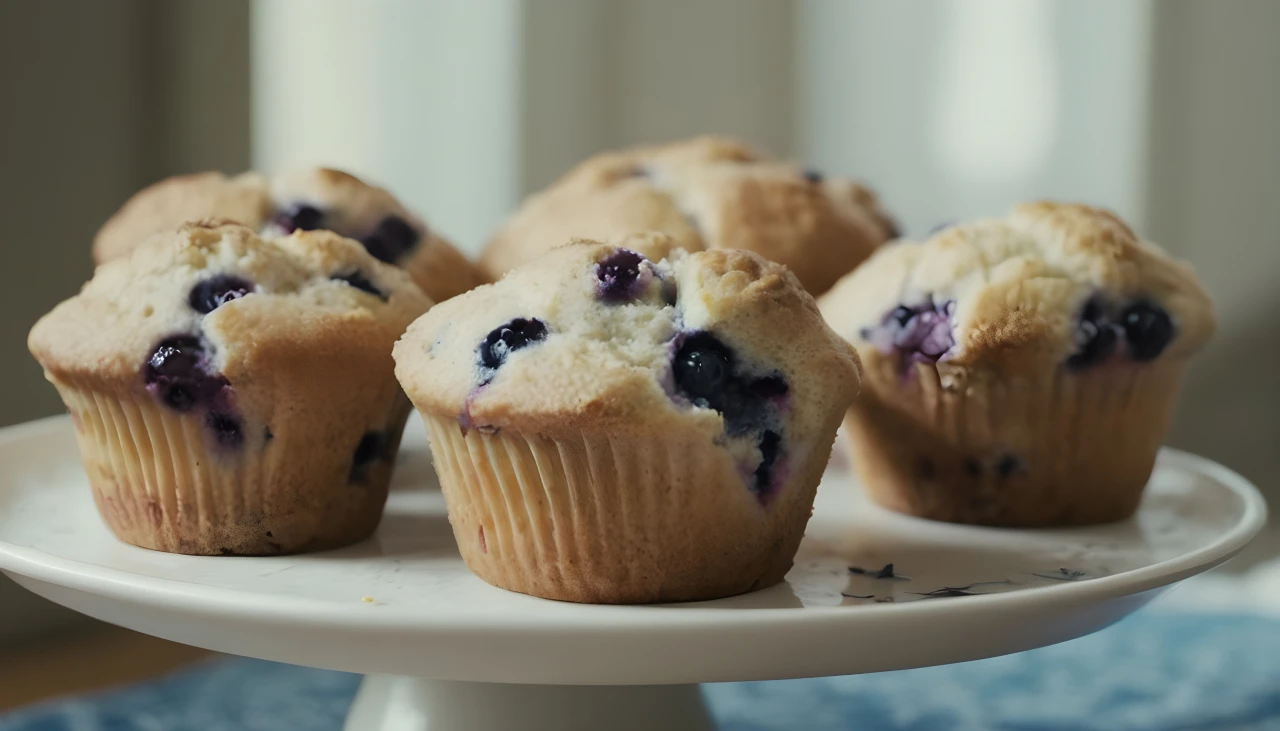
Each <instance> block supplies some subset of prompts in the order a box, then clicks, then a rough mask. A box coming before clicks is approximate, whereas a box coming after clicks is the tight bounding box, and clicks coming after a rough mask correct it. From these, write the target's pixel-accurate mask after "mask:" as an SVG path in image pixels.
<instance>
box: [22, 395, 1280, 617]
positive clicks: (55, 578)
mask: <svg viewBox="0 0 1280 731" xmlns="http://www.w3.org/2000/svg"><path fill="white" fill-rule="evenodd" d="M70 423H71V421H70V417H69V416H66V415H58V416H52V417H46V418H43V419H38V420H35V421H31V422H26V423H23V424H18V425H14V426H9V427H4V428H0V446H6V445H9V444H12V443H13V442H17V441H21V440H23V439H31V438H41V437H44V436H46V435H52V434H56V433H57V432H59V431H60V430H63V429H67V428H68V427H69V426H70ZM1157 464H1158V465H1161V464H1163V465H1165V466H1172V467H1174V468H1175V469H1183V470H1187V471H1190V472H1193V473H1197V474H1199V475H1201V476H1204V477H1207V478H1209V479H1210V480H1212V481H1214V482H1216V483H1218V484H1219V485H1221V486H1223V487H1226V488H1227V489H1228V490H1230V491H1231V492H1232V493H1233V494H1235V495H1236V496H1237V497H1238V498H1239V499H1240V500H1241V504H1242V512H1241V514H1240V516H1239V519H1238V520H1237V521H1236V523H1235V524H1234V525H1233V526H1232V527H1231V528H1230V529H1229V530H1226V531H1224V532H1223V533H1221V534H1219V535H1218V536H1217V537H1216V538H1215V540H1213V541H1212V542H1210V543H1209V544H1207V545H1205V546H1202V547H1200V548H1198V549H1196V550H1194V551H1190V552H1188V553H1185V554H1182V555H1179V556H1175V557H1173V558H1169V559H1166V560H1164V561H1159V562H1156V563H1153V564H1150V565H1148V566H1143V567H1140V568H1137V569H1133V570H1130V571H1123V572H1120V573H1117V574H1111V575H1108V576H1102V577H1098V578H1096V579H1089V580H1087V581H1081V582H1064V583H1060V584H1056V585H1052V586H1042V587H1035V588H1034V589H1030V590H1025V591H1017V592H1000V593H992V594H986V595H979V596H969V597H963V601H948V602H908V603H901V604H896V603H895V604H874V605H859V606H858V607H857V608H856V610H851V609H850V608H849V607H846V606H831V607H805V608H803V609H802V610H797V609H796V608H792V607H765V608H756V607H752V608H750V609H743V608H737V607H716V606H714V605H715V601H711V602H694V603H690V604H685V605H670V604H668V605H662V604H658V605H575V608H577V609H578V610H579V611H576V612H574V614H573V616H572V617H569V616H564V617H561V616H554V617H546V616H543V617H539V618H536V619H534V620H530V619H528V618H527V617H521V616H512V617H505V616H504V617H502V618H501V619H496V618H495V615H492V614H481V615H477V614H476V613H475V612H473V611H468V610H466V609H462V608H459V609H456V610H450V611H442V610H439V609H433V611H432V612H431V613H430V614H424V613H422V612H421V611H418V610H417V609H416V608H415V607H413V606H411V605H390V606H388V605H378V604H376V603H374V604H370V603H364V602H352V603H351V604H350V605H347V604H344V603H340V602H332V601H323V600H316V599H308V598H301V597H281V596H271V595H264V594H261V593H256V592H253V591H248V590H244V589H236V588H224V587H215V586H210V585H206V584H200V583H195V582H185V581H181V580H177V579H169V578H161V577H154V576H148V575H145V574H138V573H134V572H131V571H126V570H123V569H116V568H112V567H108V566H96V565H93V564H86V563H84V562H81V561H78V560H74V559H68V558H63V557H60V556H56V555H53V554H50V553H47V552H45V551H42V550H39V549H35V548H29V547H24V546H18V545H15V544H11V543H8V542H6V541H4V540H0V572H3V573H6V574H18V575H20V576H23V577H27V578H29V579H32V580H35V581H37V582H43V583H46V584H52V585H55V586H59V587H63V588H66V589H72V590H75V591H79V592H82V593H86V594H91V595H98V596H105V597H109V598H112V599H115V600H117V601H124V602H129V603H134V604H144V605H148V606H157V607H159V606H163V607H164V608H165V609H166V610H169V611H182V612H185V613H200V614H206V615H208V614H215V615H219V616H225V617H228V618H235V619H237V620H240V619H243V620H246V621H254V622H267V623H271V622H288V623H290V624H298V623H305V624H308V625H311V626H315V627H331V628H339V629H341V630H344V631H361V632H378V631H406V630H407V631H416V632H420V633H424V632H425V633H430V632H453V633H456V632H468V631H478V632H483V633H485V634H489V635H496V634H505V633H514V634H520V633H525V632H530V631H536V632H540V633H547V634H549V635H555V634H558V633H565V632H567V633H569V634H581V633H583V632H587V631H601V630H607V631H609V632H623V631H629V630H631V631H640V632H648V631H654V630H659V631H675V632H679V631H686V630H692V629H699V630H701V629H707V628H708V627H715V628H717V629H723V630H726V631H736V630H743V629H764V628H767V627H769V626H776V625H779V624H785V625H796V626H813V625H843V624H845V623H854V622H874V621H876V619H877V618H878V617H882V616H883V615H886V614H893V615H895V616H898V617H900V618H902V619H906V618H907V615H920V616H918V617H917V620H919V621H927V620H928V618H930V617H935V616H940V615H945V616H948V617H951V616H954V615H955V614H956V613H959V612H984V611H990V610H991V609H993V608H1007V609H1015V608H1020V609H1023V610H1034V609H1036V608H1037V607H1040V606H1043V605H1045V604H1055V605H1061V604H1063V603H1064V602H1075V603H1078V604H1091V603H1094V602H1101V601H1106V600H1110V599H1117V598H1121V597H1125V596H1131V595H1136V594H1141V593H1144V592H1147V591H1151V590H1154V589H1159V588H1161V587H1165V586H1171V585H1173V584H1176V583H1177V582H1179V581H1182V580H1183V579H1186V578H1188V577H1190V576H1192V575H1194V574H1197V573H1201V572H1203V571H1208V570H1209V569H1212V568H1214V567H1216V566H1218V565H1221V564H1222V563H1223V562H1225V561H1227V560H1228V559H1230V558H1231V557H1233V556H1235V555H1236V554H1237V553H1239V552H1240V551H1241V550H1242V549H1243V548H1244V547H1245V546H1247V545H1248V544H1249V542H1250V541H1251V540H1253V538H1254V537H1255V536H1256V535H1257V534H1258V532H1259V531H1261V530H1262V528H1263V526H1265V525H1266V522H1267V516H1268V508H1267V504H1266V500H1265V498H1263V496H1262V494H1261V492H1260V491H1259V490H1258V489H1257V487H1256V486H1254V485H1253V484H1252V483H1251V482H1250V481H1249V480H1247V479H1246V478H1244V477H1243V476H1241V475H1240V474H1239V473H1237V472H1235V471H1234V470H1232V469H1230V468H1228V467H1226V466H1224V465H1221V464H1219V463H1217V462H1214V461H1212V460H1209V459H1207V458H1205V457H1200V456H1198V455H1194V454H1191V453H1189V452H1184V451H1182V450H1178V449H1174V448H1171V447H1163V448H1162V449H1161V451H1160V455H1159V457H1158V460H1157ZM990 530H1016V531H1019V532H1025V531H1024V529H1001V528H993V529H990ZM1048 530H1052V529H1048ZM138 550H146V549H138ZM494 591H502V590H501V589H496V588H495V589H494ZM264 596H269V601H267V602H264V601H263V597H264ZM542 601H547V600H542ZM1006 605H1012V606H1006ZM672 608H681V609H689V610H693V611H680V612H673V611H662V612H656V611H654V610H662V609H672Z"/></svg>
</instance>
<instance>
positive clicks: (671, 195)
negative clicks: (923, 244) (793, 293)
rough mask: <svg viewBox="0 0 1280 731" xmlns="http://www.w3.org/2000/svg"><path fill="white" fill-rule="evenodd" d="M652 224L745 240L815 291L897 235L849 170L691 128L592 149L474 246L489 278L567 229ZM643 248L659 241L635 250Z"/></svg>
mask: <svg viewBox="0 0 1280 731" xmlns="http://www.w3.org/2000/svg"><path fill="white" fill-rule="evenodd" d="M643 230H654V231H661V232H664V233H666V234H668V235H669V236H670V237H671V238H670V239H669V240H668V239H655V240H654V241H653V242H652V243H653V244H655V245H661V246H671V247H677V248H683V249H686V250H688V251H702V250H708V249H746V250H748V251H753V252H755V253H757V254H760V255H761V256H764V257H765V258H767V259H770V260H772V261H776V262H778V263H781V264H784V265H786V266H787V267H789V268H790V269H791V270H792V271H793V272H795V274H796V276H797V277H799V279H800V282H801V283H802V284H803V285H804V286H805V288H806V289H808V290H809V292H810V293H811V294H814V295H818V294H821V293H822V292H824V291H826V290H827V289H828V288H829V287H830V286H831V285H832V284H833V283H835V281H836V280H837V279H839V278H840V277H841V276H842V275H844V274H845V273H847V272H849V271H850V270H852V269H853V268H854V267H855V266H857V265H858V264H859V263H860V262H862V261H863V260H864V259H866V257H867V256H868V255H869V254H870V253H871V252H872V251H873V250H874V249H875V248H876V247H877V246H879V245H880V244H881V243H883V242H884V241H885V240H887V239H891V238H894V237H895V236H896V235H897V232H896V228H895V225H894V222H893V219H892V218H890V216H889V215H888V214H887V213H886V212H885V211H884V209H883V208H882V207H881V206H880V203H879V201H878V199H877V198H876V196H875V194H874V193H872V192H871V191H870V190H869V189H867V188H865V187H863V186H862V185H859V184H858V183H855V182H853V181H851V180H846V179H843V178H835V177H824V176H823V175H821V174H820V173H817V172H815V171H812V170H810V171H805V170H802V169H800V168H798V167H796V166H794V165H791V164H788V163H784V162H779V161H776V160H770V159H768V158H766V157H764V156H762V155H760V154H758V153H757V152H755V151H753V150H752V149H751V148H749V147H747V146H746V145H744V144H742V143H739V142H736V141H733V140H727V139H720V138H714V137H702V138H697V139H693V140H688V141H685V142H678V143H672V144H666V145H656V146H651V147H638V148H634V149H630V150H624V151H620V152H609V153H604V154H600V155H596V156H595V157H592V158H590V159H588V160H586V161H585V162H583V163H581V164H579V165H578V166H577V167H575V168H574V169H573V170H571V171H569V172H568V173H567V174H565V175H564V176H563V177H562V178H561V179H560V180H558V181H556V182H555V183H554V184H553V185H551V186H550V187H549V188H547V189H546V190H543V191H542V192H540V193H537V194H535V195H532V196H530V197H529V198H528V199H527V200H526V201H525V202H524V204H523V205H522V206H521V208H520V209H519V210H518V211H517V212H516V213H515V214H514V215H513V216H512V217H511V218H510V219H509V220H508V221H507V222H506V223H505V224H504V225H503V226H502V227H501V228H500V229H499V230H498V232H497V233H496V234H495V235H494V236H493V238H492V239H491V240H490V242H489V244H488V246H487V248H486V249H485V251H484V253H483V254H482V255H481V265H482V267H484V268H485V269H486V271H488V272H489V274H490V276H492V277H494V278H496V277H498V276H500V275H502V274H503V273H504V272H506V271H508V270H510V269H513V268H515V267H517V266H520V265H522V264H524V263H526V262H528V261H531V260H532V259H534V258H536V257H538V256H540V255H542V254H544V253H546V252H547V251H549V250H551V249H553V248H555V247H557V246H560V245H561V244H563V243H564V242H565V241H568V240H570V239H571V238H588V239H597V240H610V239H613V238H615V237H617V236H620V235H624V234H627V233H631V232H634V231H643ZM640 253H642V254H645V255H646V256H649V257H651V258H654V259H661V258H662V257H663V256H665V255H666V254H667V253H668V252H667V251H666V250H663V249H651V250H646V251H641V252H640Z"/></svg>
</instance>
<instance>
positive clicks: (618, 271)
mask: <svg viewBox="0 0 1280 731" xmlns="http://www.w3.org/2000/svg"><path fill="white" fill-rule="evenodd" d="M644 262H645V258H644V257H643V256H641V255H639V254H637V253H636V252H634V251H631V250H630V249H618V250H617V251H616V252H614V253H613V254H611V255H610V256H608V257H607V258H605V259H604V260H603V261H601V262H600V263H599V264H596V279H598V280H599V283H598V284H597V287H598V290H599V293H600V299H602V300H604V301H605V302H611V303H618V302H626V301H629V300H632V299H635V297H636V295H637V294H638V292H637V290H638V289H639V287H638V286H637V284H639V282H640V271H641V266H642V265H643V264H644Z"/></svg>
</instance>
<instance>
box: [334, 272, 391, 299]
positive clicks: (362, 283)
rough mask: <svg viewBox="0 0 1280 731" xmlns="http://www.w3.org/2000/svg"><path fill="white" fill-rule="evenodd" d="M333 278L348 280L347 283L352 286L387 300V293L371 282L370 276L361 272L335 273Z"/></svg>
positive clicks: (341, 280) (342, 280)
mask: <svg viewBox="0 0 1280 731" xmlns="http://www.w3.org/2000/svg"><path fill="white" fill-rule="evenodd" d="M333 279H335V280H337V281H339V282H346V283H347V284H349V285H351V286H352V287H355V288H356V289H358V290H360V291H361V292H368V293H369V294H371V295H373V296H374V297H377V298H378V299H380V300H382V301H383V302H386V301H387V295H386V293H385V292H383V291H382V290H380V289H378V288H377V287H375V286H374V284H373V282H370V281H369V278H368V277H366V276H365V275H363V274H361V273H360V272H349V273H347V274H335V275H334V276H333Z"/></svg>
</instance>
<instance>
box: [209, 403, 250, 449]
mask: <svg viewBox="0 0 1280 731" xmlns="http://www.w3.org/2000/svg"><path fill="white" fill-rule="evenodd" d="M205 425H206V426H207V427H208V428H209V431H210V433H212V434H213V438H214V439H215V440H216V441H217V442H218V444H219V445H220V446H223V447H233V448H234V447H240V446H242V445H243V444H244V427H243V425H241V423H240V420H239V419H238V418H236V417H234V416H232V415H230V414H224V413H220V412H217V411H210V412H209V414H208V415H207V416H206V417H205Z"/></svg>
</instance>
